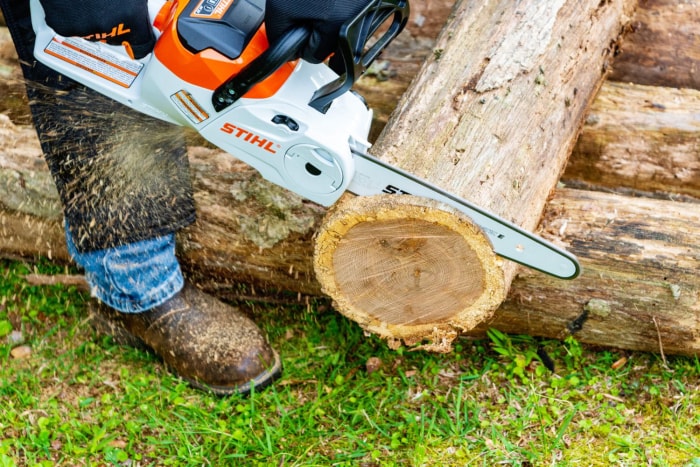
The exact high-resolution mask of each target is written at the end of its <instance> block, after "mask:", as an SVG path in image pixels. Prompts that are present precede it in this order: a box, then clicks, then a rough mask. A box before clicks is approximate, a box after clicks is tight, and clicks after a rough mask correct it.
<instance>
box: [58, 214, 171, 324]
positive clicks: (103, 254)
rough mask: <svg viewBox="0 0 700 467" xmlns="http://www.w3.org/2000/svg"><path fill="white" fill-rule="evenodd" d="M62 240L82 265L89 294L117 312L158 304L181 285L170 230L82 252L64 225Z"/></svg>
mask: <svg viewBox="0 0 700 467" xmlns="http://www.w3.org/2000/svg"><path fill="white" fill-rule="evenodd" d="M66 241H67V243H68V252H69V253H70V255H71V256H72V257H73V259H74V260H75V262H76V263H78V264H79V265H80V266H82V267H83V269H85V278H86V279H87V281H88V283H89V284H90V289H91V292H92V294H93V295H94V296H95V297H97V298H98V299H99V300H100V301H102V302H104V303H105V304H106V305H107V306H109V307H111V308H114V309H116V310H119V311H121V312H124V313H140V312H143V311H146V310H149V309H151V308H153V307H156V306H158V305H161V304H163V303H164V302H166V301H167V300H168V299H170V298H171V297H172V296H173V295H175V294H176V293H177V292H179V291H180V289H182V286H183V285H184V279H183V277H182V271H181V270H180V264H179V263H178V261H177V258H176V257H175V235H174V234H169V235H165V236H162V237H155V238H151V239H148V240H142V241H138V242H134V243H129V244H126V245H121V246H118V247H114V248H107V249H104V250H96V251H90V252H85V253H80V252H78V250H77V248H76V246H75V243H74V242H73V239H72V237H71V235H70V231H69V229H68V228H66Z"/></svg>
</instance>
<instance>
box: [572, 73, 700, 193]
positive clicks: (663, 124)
mask: <svg viewBox="0 0 700 467" xmlns="http://www.w3.org/2000/svg"><path fill="white" fill-rule="evenodd" d="M699 134H700V91H696V90H694V89H675V88H668V87H658V86H639V85H633V84H626V83H619V82H607V83H606V84H604V85H603V87H602V89H601V91H600V93H599V94H598V96H597V97H596V100H595V101H594V102H593V105H592V107H591V109H590V111H589V113H588V117H587V119H586V124H585V126H584V128H583V131H582V132H581V136H580V137H579V139H578V142H577V143H576V146H575V147H574V150H573V153H572V154H571V158H570V160H569V164H568V166H567V168H566V172H565V173H564V175H563V177H562V180H563V181H564V183H567V184H577V183H581V182H584V183H587V184H589V185H592V186H597V187H599V188H605V189H607V190H610V189H613V190H618V189H620V187H624V188H626V189H630V190H634V191H635V192H638V193H639V192H641V193H648V194H650V195H654V196H669V195H670V196H673V195H686V196H693V197H696V198H700V138H699V137H698V135H699Z"/></svg>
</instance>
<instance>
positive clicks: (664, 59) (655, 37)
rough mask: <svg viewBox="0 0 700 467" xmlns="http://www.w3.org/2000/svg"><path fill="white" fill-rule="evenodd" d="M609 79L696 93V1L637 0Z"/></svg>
mask: <svg viewBox="0 0 700 467" xmlns="http://www.w3.org/2000/svg"><path fill="white" fill-rule="evenodd" d="M610 79H612V80H615V81H622V82H631V83H638V84H645V85H650V86H670V87H675V88H693V89H700V0H683V1H677V0H640V2H639V8H638V9H637V12H636V14H635V16H634V21H633V22H632V24H631V32H630V34H628V35H627V37H626V39H625V41H624V42H623V43H622V46H621V48H620V51H619V55H618V56H617V58H616V59H615V64H614V66H613V72H612V74H611V76H610Z"/></svg>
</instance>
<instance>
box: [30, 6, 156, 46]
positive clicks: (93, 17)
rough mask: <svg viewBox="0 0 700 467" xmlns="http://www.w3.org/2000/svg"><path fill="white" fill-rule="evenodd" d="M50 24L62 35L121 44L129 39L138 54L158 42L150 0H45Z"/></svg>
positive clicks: (47, 18)
mask: <svg viewBox="0 0 700 467" xmlns="http://www.w3.org/2000/svg"><path fill="white" fill-rule="evenodd" d="M41 6H43V7H44V13H45V14H46V24H48V25H49V26H51V28H52V29H53V30H54V31H56V32H57V33H58V34H60V35H62V36H66V37H68V36H79V37H83V38H85V39H89V40H97V41H105V42H107V43H108V44H113V45H120V44H122V43H124V42H128V43H129V45H130V46H131V49H132V50H133V53H134V57H136V58H141V57H143V56H145V55H147V54H148V53H149V52H150V51H151V50H153V46H154V45H155V41H156V40H155V36H154V35H153V29H152V28H151V20H150V18H149V16H148V0H119V1H114V0H81V1H71V0H41Z"/></svg>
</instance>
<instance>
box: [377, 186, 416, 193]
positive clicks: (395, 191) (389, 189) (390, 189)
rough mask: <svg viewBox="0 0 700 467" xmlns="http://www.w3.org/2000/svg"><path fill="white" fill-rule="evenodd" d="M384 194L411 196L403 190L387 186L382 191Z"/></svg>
mask: <svg viewBox="0 0 700 467" xmlns="http://www.w3.org/2000/svg"><path fill="white" fill-rule="evenodd" d="M382 193H388V194H390V195H410V194H411V193H409V192H408V191H403V190H402V189H401V188H399V187H397V186H394V185H387V186H386V187H384V189H383V190H382Z"/></svg>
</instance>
